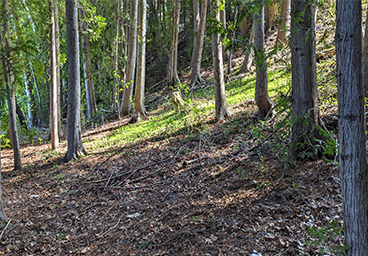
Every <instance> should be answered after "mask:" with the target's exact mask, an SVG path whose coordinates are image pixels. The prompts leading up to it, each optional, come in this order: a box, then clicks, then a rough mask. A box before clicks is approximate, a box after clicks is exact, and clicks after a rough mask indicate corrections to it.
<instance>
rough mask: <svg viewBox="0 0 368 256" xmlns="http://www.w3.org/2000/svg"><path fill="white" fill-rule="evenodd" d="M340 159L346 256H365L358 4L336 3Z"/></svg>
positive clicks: (367, 206)
mask: <svg viewBox="0 0 368 256" xmlns="http://www.w3.org/2000/svg"><path fill="white" fill-rule="evenodd" d="M336 11H337V12H336V36H335V40H336V41H335V43H336V58H337V84H338V102H339V145H340V150H339V158H340V171H341V184H342V190H341V192H342V197H343V217H344V235H345V245H347V246H348V247H349V249H347V251H346V252H347V254H346V255H348V256H358V255H368V229H367V227H368V177H367V159H366V154H365V152H366V148H365V143H366V139H365V120H364V91H363V88H364V86H363V83H362V82H363V77H362V27H361V26H362V25H361V24H362V7H361V1H346V0H338V1H337V2H336Z"/></svg>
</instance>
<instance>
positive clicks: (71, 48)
mask: <svg viewBox="0 0 368 256" xmlns="http://www.w3.org/2000/svg"><path fill="white" fill-rule="evenodd" d="M65 7H66V29H67V32H66V37H67V38H66V39H67V48H68V113H67V120H68V124H67V126H68V151H67V153H66V155H65V157H64V161H70V160H73V159H76V158H77V157H79V156H82V155H84V154H86V151H85V149H84V147H83V144H82V136H81V122H80V118H81V117H80V114H81V113H80V99H81V94H80V62H79V35H78V11H77V0H66V1H65Z"/></svg>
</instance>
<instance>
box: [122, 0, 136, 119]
mask: <svg viewBox="0 0 368 256" xmlns="http://www.w3.org/2000/svg"><path fill="white" fill-rule="evenodd" d="M137 20H138V1H137V0H131V2H130V32H129V42H128V66H127V77H126V81H125V85H124V91H123V99H122V102H121V105H120V111H119V113H120V115H123V116H125V115H127V114H128V113H129V111H130V110H131V108H132V102H131V99H132V96H133V86H134V77H135V68H136V59H137Z"/></svg>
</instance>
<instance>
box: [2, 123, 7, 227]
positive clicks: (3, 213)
mask: <svg viewBox="0 0 368 256" xmlns="http://www.w3.org/2000/svg"><path fill="white" fill-rule="evenodd" d="M0 126H1V121H0ZM0 145H1V137H0ZM1 176H2V175H1V147H0V222H1V223H4V221H8V218H7V217H6V215H5V211H4V203H3V193H2V186H1Z"/></svg>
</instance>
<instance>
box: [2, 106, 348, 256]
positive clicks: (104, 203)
mask: <svg viewBox="0 0 368 256" xmlns="http://www.w3.org/2000/svg"><path fill="white" fill-rule="evenodd" d="M231 111H232V115H231V117H230V118H228V119H227V120H226V121H224V122H221V123H216V122H214V120H213V119H209V120H207V121H206V122H204V123H202V124H198V125H197V126H195V127H194V128H193V127H186V128H183V129H181V130H179V131H176V132H174V133H170V134H169V133H168V132H167V131H165V132H163V133H160V134H158V135H155V136H152V137H150V138H148V139H144V140H140V141H139V142H133V143H128V144H125V145H123V144H119V145H115V146H111V147H109V148H108V149H106V148H95V149H94V150H89V154H88V155H87V156H85V157H83V158H80V159H78V160H76V161H72V162H69V163H62V162H61V158H62V157H63V153H62V152H61V153H59V154H55V153H53V151H51V150H50V149H49V147H50V145H49V144H42V145H37V146H25V147H23V148H22V150H21V151H22V155H23V158H22V160H23V164H24V166H25V167H24V169H23V170H22V171H12V170H11V166H12V151H11V149H5V150H2V157H1V160H2V171H3V180H2V183H3V196H4V203H5V211H6V214H7V216H8V218H9V219H10V220H11V223H10V225H9V226H8V228H7V229H6V230H4V233H2V234H1V241H0V255H68V254H75V255H251V254H252V253H253V255H319V254H318V252H319V251H320V250H321V249H324V248H325V249H326V252H325V254H326V255H332V253H331V250H332V246H333V245H339V244H340V243H341V242H342V236H341V235H339V229H340V227H341V218H342V215H341V211H342V209H341V208H342V200H341V196H340V194H341V188H340V179H339V169H338V168H337V167H336V166H335V165H333V164H332V163H325V162H323V161H322V160H317V161H312V162H311V161H303V162H298V164H297V167H296V168H294V169H293V170H292V172H291V177H289V178H285V179H283V180H281V181H278V177H279V174H280V171H281V169H282V164H283V162H282V160H281V158H280V156H279V155H278V152H279V150H278V148H277V147H278V144H279V142H277V141H275V140H273V139H272V136H270V135H272V133H273V130H272V129H270V128H264V129H263V135H264V136H263V137H262V139H259V140H257V139H255V131H254V130H253V131H252V130H251V129H252V127H254V126H255V125H257V124H258V121H257V120H256V118H255V117H254V113H255V111H256V109H255V107H254V105H253V104H243V105H241V106H238V107H237V110H235V109H232V110H231ZM249 113H253V116H251V115H249ZM127 123H128V119H122V120H114V121H111V122H109V123H107V124H104V125H101V126H99V127H98V128H94V129H90V130H88V131H86V132H85V133H84V134H83V141H90V142H91V141H94V140H98V139H101V138H102V139H103V138H105V139H108V138H109V137H111V136H113V134H114V133H117V132H119V131H120V127H121V126H124V125H125V126H128V124H127ZM62 143H63V144H62V147H63V148H65V147H66V142H65V141H63V142H62ZM331 223H332V224H331ZM308 229H313V230H315V233H319V238H313V237H312V235H311V233H310V232H309V231H308ZM318 230H319V231H318ZM317 231H318V232H317ZM335 232H337V233H338V234H337V235H335ZM324 239H325V240H324ZM312 241H315V242H316V243H319V242H321V244H320V245H318V246H316V247H312V246H310V245H309V243H310V242H312ZM258 253H259V254H258Z"/></svg>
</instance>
